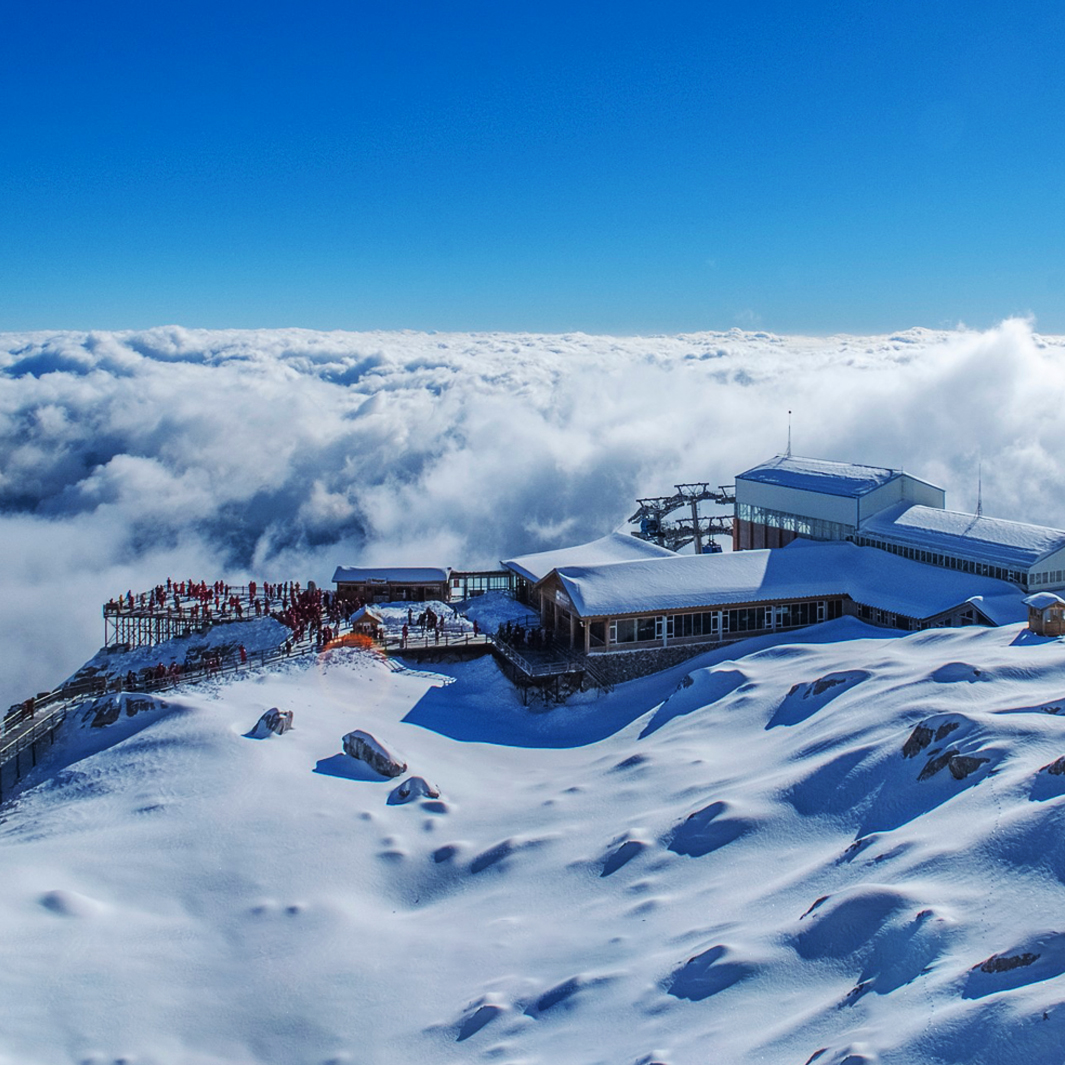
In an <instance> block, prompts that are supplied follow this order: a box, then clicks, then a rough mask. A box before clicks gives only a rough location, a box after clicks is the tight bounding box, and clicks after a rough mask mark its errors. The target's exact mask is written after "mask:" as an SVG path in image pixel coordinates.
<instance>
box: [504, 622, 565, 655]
mask: <svg viewBox="0 0 1065 1065" xmlns="http://www.w3.org/2000/svg"><path fill="white" fill-rule="evenodd" d="M496 639H497V640H499V641H501V642H502V643H505V644H508V645H509V646H511V647H513V648H514V650H516V651H547V650H549V649H550V647H551V644H552V643H553V642H554V633H553V632H551V631H550V630H549V629H545V628H543V627H541V626H537V627H536V628H526V627H525V626H524V625H521V624H519V623H517V622H510V621H504V622H503V624H502V625H500V626H499V630H498V631H497V632H496Z"/></svg>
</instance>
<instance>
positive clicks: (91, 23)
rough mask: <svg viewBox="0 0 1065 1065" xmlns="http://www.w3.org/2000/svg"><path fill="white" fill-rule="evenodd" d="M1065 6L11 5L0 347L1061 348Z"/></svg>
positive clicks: (0, 183) (3, 98)
mask: <svg viewBox="0 0 1065 1065" xmlns="http://www.w3.org/2000/svg"><path fill="white" fill-rule="evenodd" d="M1063 55H1065V7H1063V6H1062V5H1061V4H1060V3H1027V4H1026V3H1020V4H1011V5H1007V4H1005V3H995V4H990V3H981V2H979V0H976V2H972V0H970V2H966V3H960V2H957V3H955V2H943V3H934V2H929V0H924V2H923V3H911V2H909V0H902V2H900V3H895V4H872V3H867V2H838V3H818V2H813V3H807V4H798V3H788V4H783V3H766V2H757V0H755V2H753V3H742V4H741V3H729V4H724V3H716V2H702V3H694V2H692V3H659V4H654V5H652V4H650V3H626V2H620V3H610V4H607V3H594V4H593V3H589V4H580V3H578V4H558V3H554V2H547V3H539V4H536V5H529V4H525V5H516V4H507V3H499V2H498V0H497V2H495V3H470V2H464V0H456V2H454V3H450V4H441V3H439V2H410V0H398V2H390V3H377V4H373V5H369V4H364V3H358V2H356V3H346V4H337V3H321V2H313V0H311V2H307V3H302V4H299V5H296V4H288V3H271V2H269V0H267V2H258V3H255V4H252V3H244V2H241V0H237V2H229V3H223V4H219V3H218V2H217V0H215V2H214V3H201V2H199V0H192V2H188V0H185V2H182V3H180V4H177V3H171V2H169V0H161V2H155V3H152V4H144V3H143V2H137V3H128V2H113V0H100V2H96V3H92V4H87V3H84V2H81V0H76V2H75V0H68V2H63V3H57V2H53V0H37V2H35V3H33V4H20V5H17V6H16V5H15V4H13V3H9V4H7V5H5V6H4V8H3V11H2V14H0V130H2V133H3V140H2V143H3V146H4V148H3V152H2V154H0V329H25V328H140V327H145V326H149V325H155V324H162V323H180V324H183V325H187V326H204V327H222V326H249V327H250V326H260V327H269V326H287V325H299V326H307V327H313V328H325V329H331V328H344V329H375V328H413V329H457V330H488V329H506V330H520V329H529V330H537V331H540V330H547V331H564V330H584V331H588V332H616V333H636V332H676V331H682V330H697V329H726V328H730V327H732V326H740V327H742V328H748V329H765V330H769V331H774V332H805V333H828V332H835V331H849V332H859V333H862V332H881V331H890V330H894V329H901V328H905V327H908V326H913V325H924V326H932V327H940V326H954V325H956V324H957V323H959V322H964V323H966V324H968V325H973V326H986V325H990V324H992V323H993V322H995V321H997V320H999V319H1001V318H1004V317H1007V316H1011V315H1016V314H1032V315H1034V316H1035V321H1036V327H1037V328H1038V329H1039V330H1041V331H1043V332H1065V259H1063V254H1062V249H1063V248H1065V190H1063V189H1062V175H1063V174H1065V165H1063V164H1065V121H1063V117H1062V116H1063V115H1065V62H1063V61H1062V56H1063Z"/></svg>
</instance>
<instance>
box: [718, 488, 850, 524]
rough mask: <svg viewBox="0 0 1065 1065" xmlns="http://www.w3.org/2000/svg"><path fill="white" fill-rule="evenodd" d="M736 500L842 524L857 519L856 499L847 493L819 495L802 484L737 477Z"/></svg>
mask: <svg viewBox="0 0 1065 1065" xmlns="http://www.w3.org/2000/svg"><path fill="white" fill-rule="evenodd" d="M736 502H737V503H750V504H751V505H752V506H756V507H766V508H767V509H769V510H780V511H783V512H784V513H785V514H801V515H802V516H803V517H805V518H820V519H821V520H822V521H835V522H839V523H840V524H842V525H857V523H858V519H857V513H858V509H857V506H856V501H855V500H854V499H853V498H852V497H848V496H830V495H822V494H821V493H819V492H808V491H805V490H804V489H801V488H784V487H782V486H780V485H776V484H762V483H760V482H757V481H744V480H741V479H737V480H736Z"/></svg>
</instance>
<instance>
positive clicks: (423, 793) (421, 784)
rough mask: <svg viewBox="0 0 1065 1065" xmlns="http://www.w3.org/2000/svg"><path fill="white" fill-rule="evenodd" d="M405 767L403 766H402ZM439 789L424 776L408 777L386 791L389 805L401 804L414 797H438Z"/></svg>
mask: <svg viewBox="0 0 1065 1065" xmlns="http://www.w3.org/2000/svg"><path fill="white" fill-rule="evenodd" d="M404 768H405V767H404ZM439 798H440V789H439V788H436V787H434V786H433V785H432V784H430V783H429V781H427V780H426V779H425V778H424V777H410V778H409V779H408V780H404V781H403V783H402V784H400V785H398V786H397V787H395V788H393V789H392V790H391V791H390V792H389V793H388V805H389V806H402V805H403V803H405V802H411V801H412V800H414V799H439Z"/></svg>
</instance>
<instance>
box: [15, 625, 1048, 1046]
mask: <svg viewBox="0 0 1065 1065" xmlns="http://www.w3.org/2000/svg"><path fill="white" fill-rule="evenodd" d="M447 672H448V674H449V675H448V676H446V677H445V676H443V675H436V676H434V675H431V674H425V673H419V672H414V671H411V672H399V673H395V672H390V671H389V670H388V668H387V667H386V666H385V665H383V664H382V663H380V662H378V661H377V660H375V659H373V658H372V657H368V656H363V655H360V654H358V653H354V652H336V653H331V654H329V655H327V656H325V657H323V658H321V659H320V660H318V661H316V662H314V663H313V664H311V663H304V664H296V663H291V664H287V665H286V667H285V669H283V670H280V671H276V672H270V673H259V674H256V675H253V676H249V677H247V678H245V679H243V680H241V681H239V682H234V683H230V684H227V685H218V686H215V687H213V688H211V687H207V686H200V687H197V688H188V689H186V690H183V691H179V692H177V693H175V694H173V695H172V696H169V697H167V699H166V703H167V705H166V706H160V707H159V708H158V709H156V710H154V711H149V712H145V713H141V714H138V715H137V716H136V717H133V718H124V719H123V720H122V721H120V722H119V723H118V724H115V725H113V726H110V727H109V728H104V729H92V728H90V727H89V726H88V724H87V723H85V724H82V723H78V722H72V723H70V724H68V725H67V726H66V728H65V731H64V733H63V735H62V738H61V740H60V741H59V743H57V746H56V747H55V748H54V753H53V755H52V757H51V760H50V761H49V762H48V763H47V764H45V765H42V766H41V767H40V768H39V769H38V770H37V771H36V772H37V777H36V783H35V784H34V783H33V782H32V781H31V784H32V786H31V787H29V788H28V789H27V790H26V791H24V792H23V793H22V795H21V796H20V797H19V798H18V799H17V800H16V801H15V802H14V803H9V804H7V805H5V806H4V807H3V818H4V820H3V823H2V825H0V867H2V868H3V869H4V871H5V873H4V891H3V893H2V895H0V928H2V929H3V936H2V938H0V943H2V946H0V951H2V960H0V1062H4V1065H8V1063H14V1062H18V1063H20V1065H56V1063H64V1065H65V1063H68V1062H78V1063H92V1065H104V1063H108V1065H110V1063H113V1062H116V1061H119V1060H121V1061H125V1062H128V1063H130V1065H133V1063H136V1065H150V1063H151V1065H154V1063H163V1062H166V1063H170V1062H180V1063H186V1062H187V1063H194V1065H208V1063H210V1065H216V1063H220V1062H226V1063H230V1062H233V1063H242V1065H244V1063H248V1065H250V1063H277V1065H282V1063H283V1065H301V1063H315V1065H319V1063H323V1062H336V1063H351V1065H354V1063H360V1065H363V1063H367V1065H368V1063H375V1065H376V1063H382V1065H383V1063H389V1065H392V1063H395V1062H400V1061H425V1062H476V1061H485V1062H510V1063H518V1062H523V1063H533V1062H537V1063H541V1062H542V1063H545V1065H546V1063H550V1065H559V1063H574V1065H591V1063H597V1062H603V1063H608V1062H609V1063H611V1065H616V1063H626V1065H635V1063H638V1062H639V1063H649V1062H664V1063H668V1065H696V1063H699V1065H702V1063H705V1062H707V1061H715V1062H728V1063H743V1065H746V1063H751V1065H753V1063H755V1062H759V1063H762V1062H773V1063H778V1062H779V1063H796V1065H803V1063H806V1062H809V1063H813V1062H816V1063H818V1065H841V1063H843V1062H848V1063H850V1065H857V1063H859V1062H884V1063H891V1065H901V1063H907V1065H910V1063H913V1065H916V1063H927V1062H957V1063H963V1062H965V1063H970V1062H986V1063H996V1065H1006V1063H1012V1062H1017V1063H1020V1062H1024V1063H1031V1062H1040V1063H1041V1062H1058V1061H1060V1060H1061V1057H1062V1047H1063V1046H1065V1008H1063V1007H1062V1006H1061V1004H1060V1003H1061V1001H1062V997H1063V992H1065V975H1063V974H1065V891H1063V877H1065V843H1063V842H1062V838H1063V837H1062V815H1063V810H1065V805H1063V804H1065V775H1061V774H1058V773H1054V772H1050V771H1048V770H1045V769H1043V767H1045V766H1048V765H1050V764H1052V763H1054V762H1055V761H1056V760H1057V759H1058V758H1059V757H1060V756H1061V755H1062V754H1063V753H1065V720H1063V718H1065V650H1063V645H1062V644H1061V643H1060V642H1058V641H1052V640H1044V639H1040V638H1035V637H1031V636H1029V635H1028V634H1027V633H1025V632H1024V631H1023V630H1021V629H1020V628H1019V627H1016V626H1014V627H1008V628H1003V629H996V630H988V629H975V628H974V629H967V630H952V631H929V632H924V633H916V634H913V635H909V636H905V637H896V636H894V635H887V634H885V633H884V632H883V631H880V630H874V629H870V628H867V627H864V626H862V625H860V624H858V623H856V622H854V621H851V620H848V619H844V620H841V621H838V622H833V623H830V624H829V625H825V626H821V627H819V628H816V629H810V630H807V631H805V632H802V633H797V634H792V635H790V636H789V637H787V638H777V639H775V640H770V639H764V640H758V641H749V642H747V643H744V644H739V645H736V646H734V647H733V648H731V649H729V650H727V651H719V652H715V653H713V654H710V655H707V656H705V657H703V658H700V659H697V660H694V661H692V662H689V663H687V664H686V665H685V666H684V667H680V668H678V669H676V670H674V671H672V672H670V673H665V674H660V675H658V676H654V677H649V678H645V679H643V680H640V681H636V682H633V683H630V684H627V685H623V686H621V687H619V688H618V689H616V690H615V691H614V692H613V693H611V694H610V695H606V696H600V697H595V696H589V697H587V698H585V699H583V701H578V702H574V703H571V704H569V705H566V706H562V707H557V708H554V709H550V710H544V711H540V712H537V711H534V710H530V709H526V708H523V707H522V706H521V705H520V703H519V701H518V700H517V698H516V696H515V693H514V691H513V690H512V689H511V688H510V686H509V685H508V684H507V682H506V681H505V680H503V679H502V678H501V676H500V675H499V674H498V672H497V670H496V667H495V666H494V664H493V663H492V662H491V660H490V659H482V660H479V661H477V662H474V663H469V664H465V665H462V666H455V667H448V671H447ZM271 706H280V707H281V708H282V709H288V710H292V711H293V712H294V715H295V718H294V721H295V728H294V729H293V730H292V731H291V732H288V733H286V734H285V735H283V736H272V737H271V738H269V739H255V738H250V737H249V736H248V735H246V734H247V733H249V732H250V730H251V729H252V728H253V726H254V725H255V722H256V720H257V718H258V717H259V715H260V714H261V713H262V712H263V710H265V709H266V708H268V707H271ZM1059 711H1060V714H1059ZM355 728H359V729H365V730H368V731H369V732H371V733H372V734H373V735H374V736H376V737H377V739H378V740H380V741H381V742H382V743H384V744H385V745H386V746H387V747H389V748H390V749H391V750H393V752H394V753H396V754H397V755H399V756H400V757H402V758H403V759H404V760H405V761H407V762H408V763H409V767H410V768H409V772H410V773H413V774H418V775H421V776H424V777H425V778H426V779H428V780H429V781H430V782H432V783H435V784H436V785H437V786H439V788H440V790H441V796H440V798H439V799H435V800H433V799H424V800H420V801H414V802H409V803H406V804H390V802H389V795H390V792H391V791H392V789H393V788H394V787H395V785H396V783H397V782H398V781H386V780H384V779H380V778H376V777H374V776H373V774H372V773H369V772H361V773H360V772H359V768H358V764H357V763H355V762H354V761H352V760H351V759H349V758H347V757H346V756H345V755H343V754H342V753H341V737H342V736H343V735H344V734H345V733H347V732H349V731H351V730H352V729H355ZM371 778H372V779H371Z"/></svg>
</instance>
